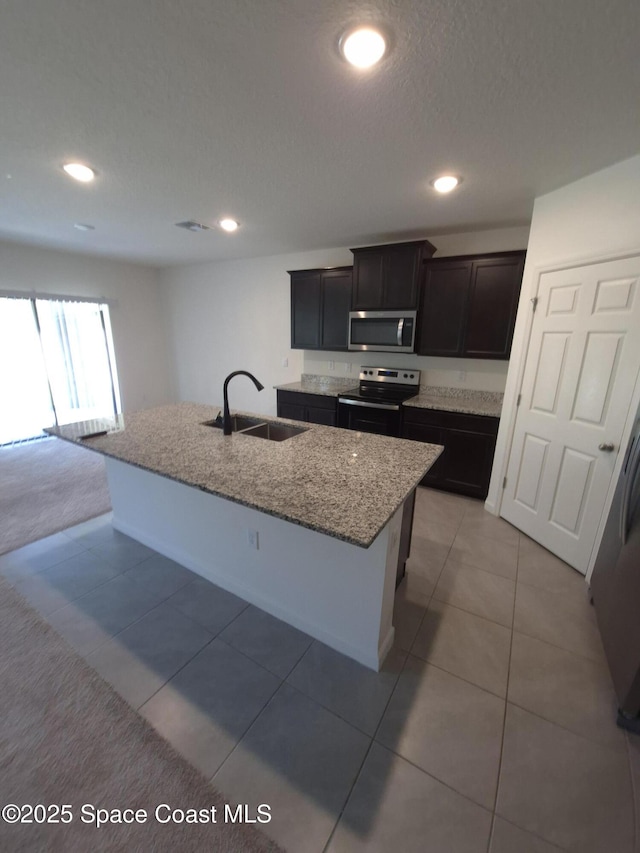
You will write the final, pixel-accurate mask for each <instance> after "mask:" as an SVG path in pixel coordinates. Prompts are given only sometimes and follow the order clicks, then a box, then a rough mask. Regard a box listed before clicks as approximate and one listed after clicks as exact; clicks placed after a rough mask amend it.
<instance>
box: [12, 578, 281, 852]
mask: <svg viewBox="0 0 640 853" xmlns="http://www.w3.org/2000/svg"><path fill="white" fill-rule="evenodd" d="M7 804H15V805H17V806H20V807H21V806H23V805H24V804H31V805H35V804H43V805H45V806H52V805H65V804H68V805H69V806H70V809H68V810H67V811H69V812H70V813H71V814H72V815H73V819H72V820H71V821H70V822H68V823H64V822H60V823H51V824H49V825H46V824H40V823H37V822H35V820H34V822H32V823H24V824H10V823H7V822H6V821H3V820H2V819H0V849H1V850H7V851H8V850H11V851H15V852H16V853H17V851H25V853H26V851H29V853H36V851H61V853H62V851H64V853H68V852H69V851H74V853H75V851H77V852H78V853H83V851H89V850H90V851H154V853H157V851H160V853H162V851H172V853H173V851H180V853H183V851H184V853H190V852H191V851H194V853H195V851H198V853H200V851H216V853H227V851H228V853H232V851H233V853H258V851H265V853H266V851H278V850H280V848H279V847H277V846H276V845H275V844H274V843H273V842H272V841H270V840H269V839H268V838H267V837H266V836H265V835H263V834H262V833H261V832H260V831H259V830H258V829H257V828H256V827H255V826H252V825H249V824H245V825H239V824H233V823H231V822H230V821H227V822H225V819H224V815H225V809H224V801H223V799H222V797H221V795H220V794H219V793H218V792H217V791H216V790H215V789H214V788H213V787H212V786H211V785H210V784H209V783H208V782H207V781H206V780H205V779H204V778H203V777H201V776H200V775H199V774H198V773H197V771H196V770H195V769H194V768H192V767H191V766H190V765H189V764H188V763H187V762H185V761H184V760H183V759H182V758H181V757H180V756H179V755H178V754H177V753H175V752H174V751H173V749H172V748H171V747H170V746H169V744H168V743H166V741H164V740H163V739H162V738H161V737H160V736H159V735H158V734H157V733H156V732H155V731H154V730H153V729H152V728H151V727H150V726H149V724H148V723H147V722H146V721H145V720H143V719H142V717H140V716H139V715H138V714H136V712H135V711H134V710H133V709H132V708H131V707H130V706H129V705H127V703H126V702H125V701H124V700H123V699H121V698H120V697H119V696H118V695H117V694H116V693H115V692H114V691H113V690H112V689H111V688H110V687H109V686H108V685H107V684H106V683H105V682H104V681H102V679H100V678H99V676H98V675H96V673H95V672H94V671H93V670H92V669H90V667H89V666H88V665H87V664H86V663H85V662H84V661H83V660H82V659H81V658H80V657H78V655H76V653H75V652H73V651H72V650H71V649H70V648H69V646H67V644H66V643H65V642H64V641H63V640H62V639H61V638H60V637H59V636H58V634H56V632H55V631H54V630H53V629H52V628H51V627H50V626H49V625H47V623H46V622H44V620H43V619H42V618H41V617H40V616H39V615H38V614H37V613H35V611H33V610H32V609H31V608H30V607H29V606H28V605H27V604H26V602H25V601H24V600H23V599H22V598H21V597H20V596H19V595H18V594H17V593H16V592H15V591H14V590H13V589H12V588H11V587H10V586H9V585H8V583H7V582H6V581H5V580H4V579H3V578H0V806H6V805H7ZM160 804H166V805H167V806H168V807H170V808H169V809H163V810H162V811H161V813H160V818H162V819H164V818H165V817H166V816H167V815H168V814H169V813H170V811H173V810H175V809H181V810H183V811H185V812H186V810H188V809H197V810H203V812H204V813H207V814H208V815H211V814H212V812H211V808H212V806H214V807H215V808H216V822H215V823H212V822H207V823H193V824H189V823H187V822H186V821H185V822H180V823H177V822H173V821H170V822H168V823H162V822H160V821H159V820H157V819H156V817H155V809H156V807H157V806H158V805H160ZM248 805H249V806H250V812H251V816H253V817H255V814H256V813H255V807H256V806H257V805H258V804H257V803H255V804H248ZM83 806H88V807H95V808H103V809H107V810H109V811H110V810H113V809H119V810H123V809H125V808H130V809H134V810H136V809H144V810H145V811H146V813H147V815H148V817H147V819H146V821H145V822H143V823H133V824H130V825H122V824H117V823H111V822H109V823H107V824H105V825H104V826H101V827H99V828H98V827H97V826H96V825H95V822H92V821H89V822H83V821H82V808H83ZM51 814H53V812H51ZM93 814H94V812H93V811H92V809H91V808H88V809H86V810H85V816H86V817H87V818H91V817H92V815H93ZM9 816H10V815H9ZM36 816H37V815H34V818H35V817H36ZM58 817H59V818H60V815H58ZM179 817H180V815H179V813H178V818H179Z"/></svg>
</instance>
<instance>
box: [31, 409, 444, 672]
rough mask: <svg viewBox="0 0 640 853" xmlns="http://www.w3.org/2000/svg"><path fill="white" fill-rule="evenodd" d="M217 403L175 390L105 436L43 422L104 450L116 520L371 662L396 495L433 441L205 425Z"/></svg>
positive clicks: (400, 496)
mask: <svg viewBox="0 0 640 853" xmlns="http://www.w3.org/2000/svg"><path fill="white" fill-rule="evenodd" d="M218 412H219V409H218V408H214V407H211V406H204V405H198V404H192V403H181V404H177V405H171V406H162V407H158V408H154V409H148V410H145V411H141V412H133V413H131V414H125V415H120V416H118V417H117V418H115V419H114V420H113V421H105V423H104V429H106V430H107V432H106V434H103V435H95V436H93V437H86V436H87V433H91V432H95V431H96V430H95V425H92V426H89V425H88V424H87V423H80V424H69V425H67V426H62V427H56V428H51V429H49V430H47V431H48V432H50V433H51V434H52V435H57V436H59V437H60V438H63V439H66V440H69V441H73V442H76V443H80V444H82V445H83V446H85V447H89V448H91V449H92V450H94V451H97V452H98V453H101V454H104V456H105V458H106V464H107V476H108V480H109V488H110V492H111V499H112V505H113V524H114V527H115V528H116V529H118V530H120V531H122V532H123V533H126V534H128V535H130V536H132V537H134V538H135V539H137V540H139V541H140V542H143V543H144V544H145V545H148V546H150V547H151V548H154V549H155V550H156V551H159V552H160V553H162V554H165V555H166V556H167V557H170V558H171V559H174V560H176V561H178V562H179V563H181V564H182V565H184V566H186V567H187V568H190V569H192V570H193V571H195V572H197V573H198V574H200V575H202V576H203V577H205V578H207V579H208V580H210V581H212V582H213V583H215V584H217V585H219V586H221V587H223V588H224V589H227V590H228V591H230V592H232V593H235V594H236V595H239V596H241V597H242V598H244V599H245V600H247V601H250V602H251V603H253V604H255V605H257V606H258V607H261V608H263V609H264V610H266V611H268V612H269V613H271V614H273V615H274V616H276V617H278V618H280V619H283V620H284V621H286V622H288V623H289V624H291V625H294V626H295V627H297V628H300V629H301V630H303V631H306V632H307V633H309V634H310V635H311V636H313V637H315V638H316V639H319V640H321V641H322V642H324V643H326V644H327V645H329V646H332V647H333V648H335V649H337V650H338V651H341V652H343V653H344V654H346V655H348V656H350V657H352V658H354V659H355V660H358V661H360V662H361V663H363V664H364V665H366V666H369V667H371V668H373V669H378V668H379V667H380V665H381V663H382V661H383V660H384V657H385V655H386V654H387V652H388V650H389V649H390V647H391V645H392V643H393V633H394V632H393V626H392V611H393V598H394V589H395V574H396V564H397V559H398V549H399V543H400V532H401V524H402V516H403V507H404V504H405V501H406V500H407V499H411V498H412V496H413V492H414V489H415V487H416V485H417V484H418V483H419V481H420V480H421V479H422V477H423V476H424V474H425V472H426V471H427V470H428V469H429V468H430V466H431V465H432V464H433V462H434V461H435V460H436V458H437V457H438V455H439V453H440V447H439V446H437V445H430V444H422V443H418V442H411V441H403V440H401V439H390V438H387V437H385V436H376V435H369V434H362V433H358V432H352V431H346V430H339V429H335V428H332V427H323V426H317V425H311V426H310V425H309V424H297V426H299V427H302V428H304V430H305V431H304V432H300V433H299V434H298V435H295V436H294V437H293V438H289V439H288V440H286V441H269V440H265V439H263V438H258V437H256V436H252V435H248V434H244V433H241V432H237V433H233V434H232V435H230V436H224V435H223V434H222V430H221V429H216V428H214V427H212V426H208V425H206V423H207V421H212V420H214V419H215V417H216V415H217V414H218ZM260 420H261V421H270V422H273V421H274V419H272V418H260ZM278 422H284V421H282V419H278ZM286 423H289V424H292V423H294V422H291V421H288V422H286ZM83 436H84V437H83Z"/></svg>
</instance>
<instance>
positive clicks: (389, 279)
mask: <svg viewBox="0 0 640 853" xmlns="http://www.w3.org/2000/svg"><path fill="white" fill-rule="evenodd" d="M351 251H352V252H353V297H352V301H351V307H352V310H354V311H365V310H372V311H384V310H386V309H398V308H399V309H405V308H407V309H416V308H417V307H418V288H419V281H420V271H421V269H422V264H423V261H424V260H425V259H426V258H430V257H431V256H432V255H433V253H434V252H435V247H434V246H432V245H431V243H429V241H428V240H418V241H415V242H411V243H392V244H389V245H385V246H367V247H364V248H361V249H352V250H351Z"/></svg>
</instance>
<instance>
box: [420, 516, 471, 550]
mask: <svg viewBox="0 0 640 853" xmlns="http://www.w3.org/2000/svg"><path fill="white" fill-rule="evenodd" d="M459 527H460V522H459V521H454V520H452V519H451V518H449V517H448V516H446V515H445V516H443V517H440V516H436V517H434V516H433V515H431V514H430V513H429V514H426V513H425V514H424V516H422V517H418V516H414V519H413V531H412V539H413V538H416V537H417V538H419V539H426V540H427V541H429V542H435V543H437V544H439V545H446V546H447V547H450V546H451V544H452V543H453V540H454V539H455V538H456V534H457V532H458V528H459Z"/></svg>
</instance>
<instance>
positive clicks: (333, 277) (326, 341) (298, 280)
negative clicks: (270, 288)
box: [289, 267, 352, 350]
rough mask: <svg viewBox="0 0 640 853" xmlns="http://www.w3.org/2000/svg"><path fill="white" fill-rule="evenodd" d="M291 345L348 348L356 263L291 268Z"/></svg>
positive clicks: (296, 346)
mask: <svg viewBox="0 0 640 853" xmlns="http://www.w3.org/2000/svg"><path fill="white" fill-rule="evenodd" d="M289 275H290V276H291V347H292V348H293V349H326V350H346V349H347V333H348V325H349V310H350V307H351V282H352V267H335V268H334V269H326V270H324V269H322V270H320V269H318V270H291V271H290V272H289Z"/></svg>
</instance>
